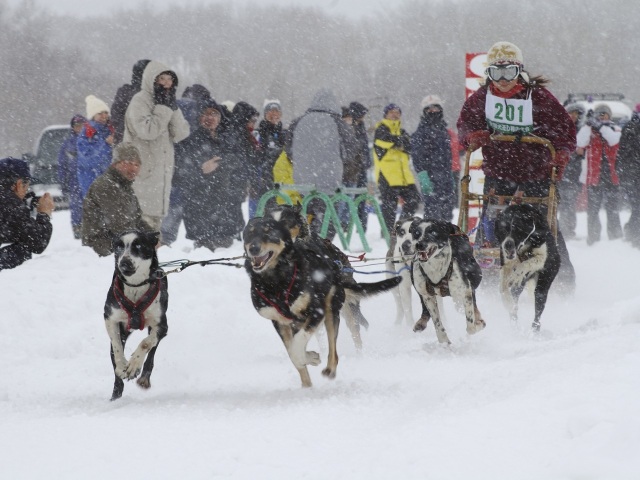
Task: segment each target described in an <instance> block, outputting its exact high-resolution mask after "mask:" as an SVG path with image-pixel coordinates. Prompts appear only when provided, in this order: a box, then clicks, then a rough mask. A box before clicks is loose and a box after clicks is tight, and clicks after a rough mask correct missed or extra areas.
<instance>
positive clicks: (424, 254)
mask: <svg viewBox="0 0 640 480" xmlns="http://www.w3.org/2000/svg"><path fill="white" fill-rule="evenodd" d="M436 250H438V247H436V246H435V245H431V246H429V247H427V249H426V250H418V258H419V259H420V261H421V262H426V261H427V260H429V259H430V258H431V257H432V256H433V254H434V253H436Z"/></svg>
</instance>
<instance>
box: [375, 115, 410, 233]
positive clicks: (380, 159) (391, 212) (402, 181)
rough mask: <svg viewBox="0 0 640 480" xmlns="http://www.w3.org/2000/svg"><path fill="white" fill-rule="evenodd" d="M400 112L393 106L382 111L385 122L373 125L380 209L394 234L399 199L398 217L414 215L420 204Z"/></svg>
mask: <svg viewBox="0 0 640 480" xmlns="http://www.w3.org/2000/svg"><path fill="white" fill-rule="evenodd" d="M401 117H402V110H401V109H400V107H399V106H398V105H396V104H395V103H390V104H389V105H387V106H386V107H384V118H383V119H382V120H381V121H380V122H378V123H377V124H376V131H375V134H374V137H373V159H374V165H375V178H376V182H377V183H378V188H380V200H381V205H380V209H381V210H382V216H383V218H384V223H385V225H386V227H387V230H388V231H389V232H390V233H391V232H392V231H393V224H394V222H395V220H396V210H397V207H398V203H399V201H400V199H402V200H403V201H404V204H403V206H402V214H401V216H411V215H413V214H415V212H416V210H417V209H418V204H419V202H420V194H419V193H418V189H417V188H416V181H415V178H414V176H413V173H412V172H411V168H410V167H409V152H410V149H411V137H410V136H409V134H408V133H407V132H406V131H405V129H404V128H402V122H401V120H400V119H401Z"/></svg>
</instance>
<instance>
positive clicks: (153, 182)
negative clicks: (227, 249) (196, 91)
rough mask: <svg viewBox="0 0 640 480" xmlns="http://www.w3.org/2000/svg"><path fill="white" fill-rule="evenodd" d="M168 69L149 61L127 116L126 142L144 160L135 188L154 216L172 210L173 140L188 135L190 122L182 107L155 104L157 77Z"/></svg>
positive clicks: (146, 210) (150, 213)
mask: <svg viewBox="0 0 640 480" xmlns="http://www.w3.org/2000/svg"><path fill="white" fill-rule="evenodd" d="M167 71H170V70H169V68H168V67H167V66H165V65H163V64H161V63H159V62H155V61H152V62H149V64H148V65H147V67H146V68H145V70H144V73H143V74H142V89H141V90H140V91H139V92H138V93H136V94H135V95H134V97H133V98H132V99H131V103H130V104H129V108H128V109H127V113H126V115H125V131H124V141H125V142H132V143H133V144H134V145H135V146H136V147H138V150H139V151H140V159H141V160H142V167H141V169H140V175H139V176H138V178H136V181H135V183H134V185H133V188H134V190H135V192H136V196H137V197H138V201H139V202H140V207H141V208H142V211H143V212H144V214H145V215H149V216H153V217H164V216H165V215H166V214H167V212H168V210H169V194H170V193H171V179H172V177H173V166H174V143H177V142H180V141H182V140H184V139H185V138H187V136H189V124H188V123H187V121H186V120H185V119H184V117H183V116H182V112H181V111H180V109H178V108H177V107H176V110H173V109H171V108H170V107H167V106H166V105H156V103H155V99H154V82H155V79H156V77H157V76H158V75H160V74H161V73H163V72H167Z"/></svg>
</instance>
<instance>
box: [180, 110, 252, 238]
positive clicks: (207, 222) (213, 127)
mask: <svg viewBox="0 0 640 480" xmlns="http://www.w3.org/2000/svg"><path fill="white" fill-rule="evenodd" d="M200 105H201V110H200V115H199V117H198V118H199V124H200V127H199V128H198V129H197V130H196V131H195V132H193V133H192V134H191V135H189V137H188V138H187V139H186V140H183V141H182V142H180V143H179V144H178V145H177V146H176V162H177V163H179V164H180V165H181V180H180V184H179V185H180V187H181V189H184V190H185V193H186V191H188V192H189V194H188V195H184V199H185V202H184V226H185V229H186V231H187V238H188V239H190V240H193V241H194V247H195V248H198V247H206V248H208V249H209V250H211V251H214V250H215V249H216V248H228V247H230V246H231V245H232V243H233V239H234V237H235V236H236V235H237V234H238V224H237V218H236V216H235V215H234V214H235V213H237V212H236V211H235V210H234V205H236V204H237V203H239V202H242V197H243V195H242V193H241V192H240V191H238V189H236V188H234V185H235V182H236V179H237V178H238V177H242V170H244V167H243V165H242V164H238V163H234V161H233V157H232V156H230V155H229V153H228V151H227V150H226V145H225V143H226V142H225V138H224V135H223V134H222V133H221V132H220V130H221V127H220V124H221V119H222V112H223V109H222V107H221V106H220V105H218V104H217V103H216V102H215V101H214V100H213V99H211V100H207V101H205V102H203V103H201V104H200Z"/></svg>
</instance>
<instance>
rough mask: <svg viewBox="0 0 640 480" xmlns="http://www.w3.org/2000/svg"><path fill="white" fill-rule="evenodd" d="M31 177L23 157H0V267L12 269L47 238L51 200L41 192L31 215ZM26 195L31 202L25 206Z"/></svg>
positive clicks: (39, 248)
mask: <svg viewBox="0 0 640 480" xmlns="http://www.w3.org/2000/svg"><path fill="white" fill-rule="evenodd" d="M31 180H32V177H31V173H30V172H29V166H28V165H27V162H25V161H24V160H19V159H17V158H11V157H9V158H4V159H2V160H0V245H3V244H8V245H4V246H1V247H0V270H7V269H10V268H15V267H17V266H18V265H20V264H22V263H24V262H25V261H27V260H29V259H30V258H31V255H32V254H33V253H42V252H44V250H45V248H47V245H49V240H51V233H52V231H53V227H52V225H51V219H50V218H51V214H52V212H53V208H54V205H53V199H52V198H51V195H50V194H49V193H45V194H44V195H43V196H42V197H41V198H40V199H39V200H38V201H37V203H36V204H35V216H34V215H32V210H34V208H33V207H34V200H35V198H33V195H32V194H30V193H28V192H29V183H30V182H31ZM29 197H31V204H30V205H27V202H26V199H27V198H29ZM30 207H31V208H30Z"/></svg>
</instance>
